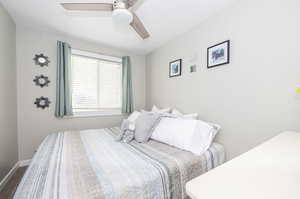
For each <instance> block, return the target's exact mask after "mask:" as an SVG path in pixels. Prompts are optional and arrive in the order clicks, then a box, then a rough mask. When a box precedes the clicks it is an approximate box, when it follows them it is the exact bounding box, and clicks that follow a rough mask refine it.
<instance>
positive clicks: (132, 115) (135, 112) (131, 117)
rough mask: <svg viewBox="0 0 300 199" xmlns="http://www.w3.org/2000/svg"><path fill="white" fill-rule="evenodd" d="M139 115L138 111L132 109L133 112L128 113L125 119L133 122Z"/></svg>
mask: <svg viewBox="0 0 300 199" xmlns="http://www.w3.org/2000/svg"><path fill="white" fill-rule="evenodd" d="M140 115H141V113H140V112H138V111H134V112H133V113H131V114H130V115H129V117H128V118H127V120H129V121H130V122H132V123H135V121H136V120H137V118H138V117H139V116H140Z"/></svg>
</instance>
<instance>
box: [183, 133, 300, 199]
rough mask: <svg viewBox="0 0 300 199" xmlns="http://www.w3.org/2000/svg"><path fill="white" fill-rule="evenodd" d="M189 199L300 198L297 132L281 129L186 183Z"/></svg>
mask: <svg viewBox="0 0 300 199" xmlns="http://www.w3.org/2000/svg"><path fill="white" fill-rule="evenodd" d="M186 190H187V193H188V195H189V196H190V197H191V198H192V199H300V133H296V132H285V133H282V134H280V135H278V136H276V137H274V138H273V139H271V140H269V141H267V142H265V143H264V144H262V145H260V146H258V147H256V148H254V149H253V150H251V151H249V152H247V153H245V154H243V155H241V156H239V157H237V158H235V159H233V160H231V161H229V162H227V163H225V164H223V165H221V166H220V167H218V168H216V169H214V170H212V171H210V172H208V173H206V174H204V175H201V176H200V177H198V178H196V179H194V180H192V181H190V182H188V183H187V185H186Z"/></svg>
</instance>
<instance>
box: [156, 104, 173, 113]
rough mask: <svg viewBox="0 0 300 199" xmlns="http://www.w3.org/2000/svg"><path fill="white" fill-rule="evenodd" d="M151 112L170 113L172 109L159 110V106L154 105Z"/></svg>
mask: <svg viewBox="0 0 300 199" xmlns="http://www.w3.org/2000/svg"><path fill="white" fill-rule="evenodd" d="M151 111H152V112H154V113H170V111H171V109H170V108H165V109H160V108H158V107H157V106H155V105H154V106H153V107H152V110H151Z"/></svg>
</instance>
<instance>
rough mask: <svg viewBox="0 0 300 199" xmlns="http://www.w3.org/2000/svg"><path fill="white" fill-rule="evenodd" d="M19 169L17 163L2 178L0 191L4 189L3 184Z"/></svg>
mask: <svg viewBox="0 0 300 199" xmlns="http://www.w3.org/2000/svg"><path fill="white" fill-rule="evenodd" d="M18 168H19V162H17V163H16V164H15V165H14V166H13V168H12V169H11V170H10V171H9V172H8V174H6V176H4V178H3V179H2V180H1V182H0V191H1V190H2V189H3V188H4V186H5V184H6V183H7V182H8V181H9V179H10V178H11V177H12V175H13V174H14V173H15V172H16V171H17V169H18Z"/></svg>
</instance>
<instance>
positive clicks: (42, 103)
mask: <svg viewBox="0 0 300 199" xmlns="http://www.w3.org/2000/svg"><path fill="white" fill-rule="evenodd" d="M50 103H51V102H50V100H49V98H48V97H43V96H42V97H40V98H36V99H35V102H34V104H35V105H36V107H37V108H41V109H45V108H49V106H50Z"/></svg>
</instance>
